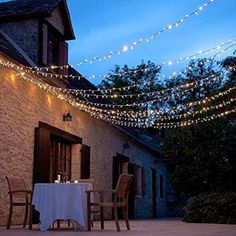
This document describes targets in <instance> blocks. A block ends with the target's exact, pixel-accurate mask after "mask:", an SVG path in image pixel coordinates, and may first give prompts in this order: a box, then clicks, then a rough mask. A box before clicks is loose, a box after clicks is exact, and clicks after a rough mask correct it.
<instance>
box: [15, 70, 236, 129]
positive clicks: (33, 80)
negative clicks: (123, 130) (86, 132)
mask: <svg viewBox="0 0 236 236" xmlns="http://www.w3.org/2000/svg"><path fill="white" fill-rule="evenodd" d="M13 68H14V67H13ZM14 69H15V68H14ZM21 78H23V79H25V80H27V81H29V82H31V83H33V84H35V85H37V86H38V87H39V88H40V89H43V90H45V91H46V92H48V93H51V94H53V95H54V96H56V97H57V98H58V99H60V100H63V101H65V102H67V103H69V104H70V105H72V106H73V107H76V108H78V109H80V110H82V111H85V112H87V113H89V114H90V115H91V116H93V117H95V118H99V119H104V118H105V117H104V115H103V114H99V116H97V114H96V112H95V111H91V110H89V107H88V106H85V105H84V104H83V103H80V102H78V101H76V100H75V99H71V97H68V95H67V94H63V93H61V92H58V91H56V90H54V88H53V86H50V85H48V84H45V82H43V81H39V80H38V79H36V78H32V77H28V75H27V76H26V75H22V76H21ZM234 89H235V87H232V88H229V89H228V90H226V91H224V92H220V93H219V94H216V95H214V96H211V97H208V98H204V100H202V103H204V104H205V103H206V102H208V101H210V100H211V99H213V100H214V99H216V98H218V97H219V96H223V95H226V94H228V93H229V92H232V91H233V90H234ZM193 104H201V102H200V101H195V102H191V103H189V105H191V106H192V105H193ZM235 111H236V109H232V110H227V111H225V112H221V113H218V114H213V115H211V116H205V117H203V118H197V119H193V120H191V119H189V120H187V121H181V122H165V123H163V122H156V123H152V122H151V121H150V124H144V122H142V127H144V128H145V127H153V128H175V127H183V126H187V125H191V124H195V123H200V122H205V121H209V120H212V119H216V118H219V117H223V116H226V115H229V114H232V113H235ZM106 121H110V122H112V123H115V124H119V125H124V126H134V127H140V123H136V124H132V122H123V121H122V122H121V121H114V120H112V119H109V118H107V119H106Z"/></svg>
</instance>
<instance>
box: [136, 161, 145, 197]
mask: <svg viewBox="0 0 236 236" xmlns="http://www.w3.org/2000/svg"><path fill="white" fill-rule="evenodd" d="M134 184H135V195H137V196H144V194H145V191H144V190H145V187H144V167H142V166H138V165H135V171H134Z"/></svg>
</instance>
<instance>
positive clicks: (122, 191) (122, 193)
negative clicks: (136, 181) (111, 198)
mask: <svg viewBox="0 0 236 236" xmlns="http://www.w3.org/2000/svg"><path fill="white" fill-rule="evenodd" d="M132 179H133V175H129V174H121V175H120V177H119V179H118V182H117V185H116V193H117V197H118V198H122V199H123V200H124V199H126V198H127V197H128V193H129V188H130V184H131V181H132Z"/></svg>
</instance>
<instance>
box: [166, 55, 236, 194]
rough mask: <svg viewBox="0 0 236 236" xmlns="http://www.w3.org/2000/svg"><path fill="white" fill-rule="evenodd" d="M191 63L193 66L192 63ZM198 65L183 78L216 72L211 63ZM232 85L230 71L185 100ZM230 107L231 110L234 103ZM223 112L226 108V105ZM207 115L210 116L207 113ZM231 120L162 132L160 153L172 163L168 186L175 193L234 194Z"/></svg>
mask: <svg viewBox="0 0 236 236" xmlns="http://www.w3.org/2000/svg"><path fill="white" fill-rule="evenodd" d="M233 61H235V59H234V58H227V59H226V60H224V61H223V62H222V63H221V66H223V67H227V66H229V65H230V66H232V64H233V63H232V62H233ZM200 62H201V61H200ZM191 63H196V61H195V62H194V61H193V62H191ZM198 63H199V62H198ZM218 64H219V63H218ZM202 65H203V63H202V62H201V67H200V68H199V67H194V68H195V70H190V71H188V70H187V71H186V73H185V75H186V77H187V78H188V79H190V78H191V77H195V78H197V77H198V76H199V77H201V75H204V74H209V73H218V72H217V71H216V70H214V69H213V67H214V66H213V63H210V64H208V65H206V66H204V67H203V66H202ZM169 83H171V85H172V86H173V85H174V84H175V83H179V81H178V80H174V79H173V80H172V81H170V82H169ZM234 83H235V72H234V71H231V72H229V73H228V75H227V77H225V76H222V77H221V78H220V80H217V81H216V82H214V83H212V84H209V85H208V86H205V87H202V88H200V87H199V88H198V89H197V90H195V91H193V92H192V93H189V94H188V95H187V97H188V98H187V97H186V98H185V99H186V100H189V99H199V98H201V97H205V96H210V95H212V94H215V93H219V92H221V91H224V90H226V89H227V88H229V87H232V86H234V85H235V84H234ZM234 94H235V91H233V92H232V93H230V94H229V95H228V96H224V97H223V98H221V97H220V98H218V99H216V100H213V101H211V102H210V103H208V104H207V106H209V105H214V104H217V103H222V102H224V100H227V99H228V98H230V97H234ZM174 102H175V103H177V104H181V103H183V99H182V98H180V99H179V100H176V99H175V100H174V101H173V102H172V103H174ZM184 102H185V101H184ZM231 106H233V107H235V102H234V104H231ZM203 107H204V105H203ZM225 109H230V106H228V107H227V108H225ZM225 109H224V108H219V109H218V111H217V112H219V111H222V112H223V111H225ZM208 114H209V115H211V112H208ZM234 117H235V116H231V117H227V118H221V119H217V120H215V121H211V122H206V123H202V124H198V125H194V126H190V127H185V128H179V129H173V130H169V131H167V132H166V133H165V138H164V140H163V153H164V155H165V156H166V157H168V158H171V159H173V163H170V165H169V166H170V168H171V170H172V173H173V176H172V185H173V187H174V189H175V190H176V191H177V192H178V193H181V192H184V193H186V194H188V195H191V196H193V195H196V194H199V193H201V192H212V191H218V190H221V191H236V186H235V181H236V178H235V177H234V176H235V174H234V173H235V171H236V161H235V157H234V153H235V148H233V145H232V143H230V140H234V139H235V137H236V125H235V124H234V122H233V121H234V120H235V118H234Z"/></svg>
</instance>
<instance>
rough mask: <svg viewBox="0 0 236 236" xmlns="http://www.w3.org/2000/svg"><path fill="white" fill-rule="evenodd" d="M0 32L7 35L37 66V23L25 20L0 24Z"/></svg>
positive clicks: (38, 44)
mask: <svg viewBox="0 0 236 236" xmlns="http://www.w3.org/2000/svg"><path fill="white" fill-rule="evenodd" d="M0 30H2V31H4V32H5V33H6V34H7V35H9V36H10V37H11V38H12V39H13V40H14V41H15V43H16V44H17V45H19V46H20V48H21V49H22V50H23V51H25V52H26V53H27V55H28V57H29V58H30V59H31V60H32V61H33V62H34V63H35V64H36V65H37V64H38V62H39V50H40V48H39V47H40V43H39V22H38V21H37V20H25V21H23V20H22V21H19V22H10V23H4V24H0Z"/></svg>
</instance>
